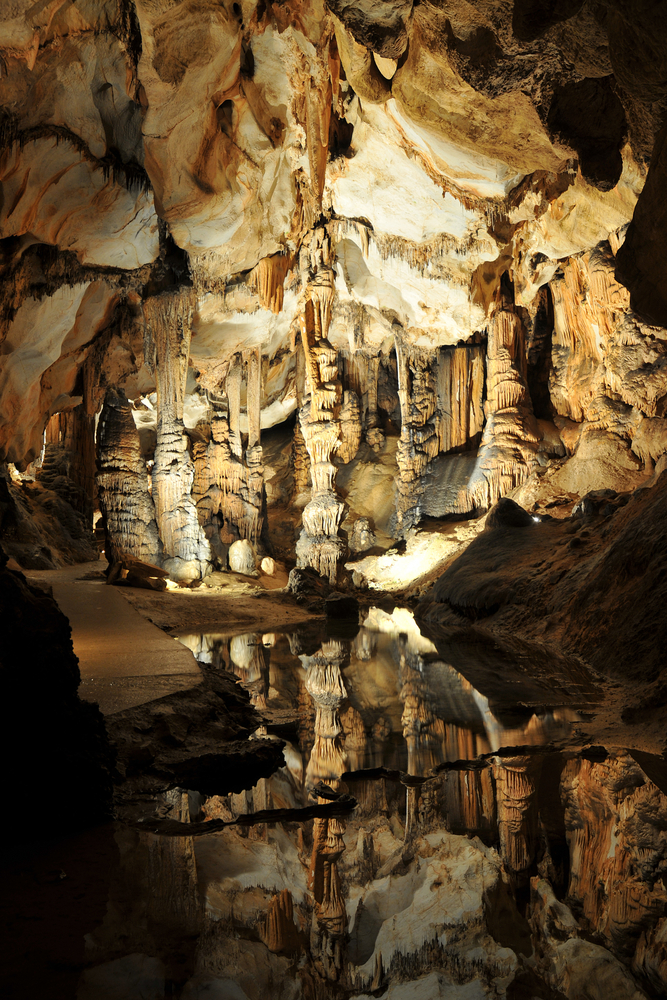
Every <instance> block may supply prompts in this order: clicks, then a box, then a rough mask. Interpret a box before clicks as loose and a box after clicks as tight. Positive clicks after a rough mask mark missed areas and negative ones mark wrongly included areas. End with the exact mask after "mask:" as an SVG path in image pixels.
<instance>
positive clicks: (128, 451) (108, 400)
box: [97, 388, 162, 566]
mask: <svg viewBox="0 0 667 1000" xmlns="http://www.w3.org/2000/svg"><path fill="white" fill-rule="evenodd" d="M97 449H98V455H97V462H98V473H97V489H98V493H99V501H100V508H101V510H102V513H103V514H104V518H105V522H106V534H107V541H106V556H107V559H108V560H109V563H110V564H113V563H118V562H122V559H123V556H126V555H130V556H134V557H135V558H136V559H141V561H142V562H147V563H151V564H152V565H157V566H160V565H161V564H162V545H161V543H160V538H159V536H158V529H157V524H156V521H155V506H154V504H153V497H152V496H151V491H150V487H149V477H148V473H147V471H146V461H145V459H144V457H143V455H142V454H141V443H140V441H139V432H138V431H137V428H136V425H135V423H134V418H133V416H132V404H131V403H130V401H129V400H128V399H126V398H125V396H124V395H123V393H121V392H119V391H118V390H116V389H113V388H109V389H107V392H106V396H105V398H104V406H103V407H102V413H101V416H100V421H99V426H98V429H97Z"/></svg>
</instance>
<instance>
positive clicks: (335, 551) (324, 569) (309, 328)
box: [296, 232, 349, 583]
mask: <svg viewBox="0 0 667 1000" xmlns="http://www.w3.org/2000/svg"><path fill="white" fill-rule="evenodd" d="M332 263H333V260H332V249H331V243H330V240H329V237H328V236H327V234H325V233H321V232H316V233H315V234H314V237H313V240H312V243H311V246H310V248H304V250H302V268H303V269H304V270H303V280H304V284H305V288H304V294H305V304H304V310H303V313H302V314H301V316H300V317H299V323H300V327H301V343H302V348H303V353H304V358H305V367H306V381H307V393H308V395H307V398H306V401H305V403H304V405H303V407H302V408H301V410H300V412H299V423H300V427H301V433H302V435H303V439H304V442H305V446H306V449H307V451H308V456H309V458H310V475H311V481H312V495H311V500H310V502H309V503H308V504H307V505H306V507H304V510H303V515H302V520H303V530H302V532H301V536H300V538H299V541H298V542H297V546H296V556H297V565H298V566H312V567H313V569H316V570H317V571H318V573H319V574H320V575H321V576H324V577H327V578H328V580H329V582H330V583H335V582H336V577H337V574H338V563H339V561H340V559H341V557H342V556H343V554H344V551H345V545H344V542H343V540H342V539H341V538H339V536H338V528H339V525H340V523H341V521H342V520H343V516H344V513H345V505H344V504H343V503H342V502H341V501H340V500H339V499H338V498H337V496H336V492H335V489H334V483H335V477H336V468H335V466H334V465H333V462H332V461H331V459H332V458H333V456H334V454H335V453H336V451H337V450H338V448H339V446H340V429H341V428H340V412H341V411H340V407H341V397H342V387H341V384H340V381H339V379H338V366H337V357H336V351H335V350H334V348H333V347H332V346H331V344H330V343H329V341H328V340H327V334H328V332H329V324H330V322H331V306H332V302H333V297H334V271H333V268H332ZM348 447H349V446H348Z"/></svg>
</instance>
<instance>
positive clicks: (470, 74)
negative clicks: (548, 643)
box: [0, 0, 667, 582]
mask: <svg viewBox="0 0 667 1000" xmlns="http://www.w3.org/2000/svg"><path fill="white" fill-rule="evenodd" d="M666 36H667V25H666V24H665V22H664V17H662V16H660V14H659V13H658V12H656V11H654V10H653V8H652V7H651V6H650V5H649V6H648V7H647V5H646V4H645V3H642V2H640V0H636V2H630V3H627V2H625V3H620V2H617V0H608V2H606V3H604V4H597V5H596V4H593V3H591V2H585V3H575V4H571V5H568V6H566V7H564V8H563V9H562V10H561V9H560V8H559V9H558V11H556V9H555V8H554V7H553V5H551V4H546V3H540V2H538V0H534V2H530V3H518V2H517V3H515V4H509V3H506V2H501V0H485V2H484V3H482V4H476V5H474V6H473V5H470V4H468V3H464V2H451V3H450V2H445V0H438V2H435V0H429V2H422V3H418V4H412V3H411V2H409V0H406V2H405V3H403V4H400V5H395V4H384V3H380V2H373V3H368V4H363V5H360V6H357V5H349V4H341V3H337V2H333V0H332V2H331V3H329V4H328V5H327V4H324V3H323V2H319V0H299V2H296V0H294V2H290V3H288V4H279V3H267V2H257V3H256V2H253V0H243V2H242V3H234V4H232V3H226V2H225V3H212V2H210V0H183V2H180V3H174V2H171V0H156V2H151V3H149V2H147V0H136V2H132V0H105V2H104V3H102V4H99V3H92V2H82V3H78V4H77V5H76V6H73V5H70V4H67V3H64V2H63V3H59V2H56V3H54V4H51V5H49V6H48V8H44V9H41V8H40V9H39V10H38V9H37V8H34V7H33V6H31V5H30V4H28V3H27V0H26V2H25V3H24V2H23V0H20V2H18V3H15V4H13V5H12V6H11V7H10V8H9V9H8V10H6V11H4V12H2V13H1V14H0V54H1V55H2V58H3V74H2V77H1V78H0V134H1V135H2V150H1V152H0V186H1V190H2V206H1V208H0V251H1V254H2V256H1V258H0V289H1V293H0V294H1V296H2V309H1V310H0V343H1V345H2V347H1V355H0V457H2V459H4V460H5V461H7V462H10V463H14V464H15V465H17V466H18V467H19V468H20V469H26V468H27V467H28V466H29V465H30V463H31V462H34V461H35V460H38V461H39V459H40V456H41V455H42V449H43V444H44V433H45V431H46V438H47V442H48V445H49V447H50V454H51V461H59V462H61V464H63V463H64V467H65V469H66V474H67V475H68V476H69V478H70V479H71V480H72V482H73V483H74V484H75V486H76V487H77V489H79V490H82V491H83V494H82V496H85V502H84V501H83V500H81V502H80V503H79V508H77V509H80V510H81V511H82V513H84V514H85V516H86V517H89V516H90V510H91V508H96V507H97V506H98V505H99V506H100V508H101V510H102V513H103V515H104V517H105V521H106V525H107V549H108V550H109V551H108V553H107V554H110V555H111V556H112V557H113V558H119V559H120V558H122V557H123V556H124V555H126V556H133V557H136V558H140V559H142V560H144V561H147V562H151V563H155V564H158V565H160V566H163V567H164V568H165V570H166V571H168V572H169V573H170V574H171V576H172V577H173V578H174V579H178V580H181V581H189V580H195V579H199V578H202V577H204V576H205V575H206V574H207V573H209V572H210V570H211V569H215V568H220V567H224V566H226V565H227V560H228V550H229V547H230V545H232V544H233V543H234V542H235V541H242V540H246V541H249V542H250V543H251V545H252V546H253V552H254V555H255V556H256V557H257V558H260V557H261V556H262V555H264V554H267V553H271V552H273V553H274V554H277V555H279V556H280V557H281V558H283V559H287V560H288V561H293V560H295V561H296V562H297V563H298V564H299V565H301V566H312V567H314V568H316V569H317V570H318V572H320V573H321V574H322V575H324V576H326V577H328V579H329V580H330V581H331V582H335V581H336V580H338V581H339V582H340V580H341V578H342V574H344V570H343V566H344V563H345V559H346V558H347V557H348V552H349V545H348V541H349V537H350V536H351V533H352V531H353V529H354V525H355V523H356V522H357V521H359V520H360V519H361V518H362V517H367V518H368V517H369V516H370V522H369V526H370V529H371V530H374V531H375V537H376V540H379V542H380V544H381V546H384V547H385V548H386V547H387V546H388V545H389V543H390V541H391V540H392V539H401V538H404V539H405V538H408V537H409V536H410V535H411V533H412V532H413V529H414V528H415V527H417V526H418V525H419V524H420V523H421V522H422V521H423V519H424V518H442V517H448V516H451V515H455V516H470V515H472V514H475V513H478V512H481V511H483V510H485V509H487V508H488V507H490V506H491V505H492V504H493V503H494V502H495V501H496V500H497V499H498V498H499V497H501V496H503V495H505V494H507V493H509V492H512V491H516V490H517V489H523V490H524V494H522V495H523V496H524V498H529V499H530V502H531V503H533V504H538V505H539V503H540V502H542V501H544V502H548V501H549V500H551V499H553V498H554V497H559V496H560V497H561V498H562V497H564V498H565V500H567V499H568V498H569V499H570V500H572V501H573V502H574V501H575V500H576V499H577V498H579V497H580V496H582V495H584V494H585V493H586V492H587V491H589V490H591V489H600V488H608V487H611V488H614V489H623V490H627V489H631V488H634V487H635V486H636V485H638V484H639V483H640V482H642V481H644V480H645V479H646V478H647V477H648V476H649V475H650V473H651V472H652V471H653V467H654V463H655V462H656V461H659V460H660V458H661V456H662V455H663V454H664V452H665V450H667V438H666V437H665V423H664V421H665V412H664V411H665V406H666V405H667V404H666V403H665V400H667V375H666V374H665V364H664V358H665V350H666V341H667V331H666V330H665V328H664V326H663V325H662V324H664V323H667V315H666V314H665V309H664V301H665V300H664V295H663V288H662V284H661V282H662V278H661V277H660V273H661V272H660V268H661V267H662V261H664V253H663V250H662V244H661V240H662V236H661V230H660V226H659V219H660V214H659V213H660V211H661V207H660V206H661V197H660V192H661V176H662V173H661V172H662V169H663V163H662V161H663V159H664V157H663V155H662V147H663V139H662V132H661V128H662V122H663V117H664V102H665V88H666V87H667V70H666V69H665V60H664V50H667V46H666V45H665V44H664V42H665V39H666ZM662 270H664V268H662ZM659 272H660V273H659ZM121 418H122V419H121ZM121 425H122V426H121ZM91 428H92V433H93V435H94V437H95V438H96V457H95V462H94V461H93V455H92V445H91ZM281 433H282V434H284V437H285V442H287V441H288V439H289V440H290V442H291V444H290V446H289V447H281V448H278V447H276V441H277V436H279V435H280V434H281ZM263 438H264V439H266V441H267V442H268V447H269V452H270V458H271V460H270V461H268V462H267V460H266V456H265V455H264V450H265V449H264V446H263ZM58 449H60V452H62V453H63V454H60V453H59V452H58ZM274 452H275V455H274ZM65 453H68V454H69V455H70V456H71V455H72V454H76V455H77V456H81V457H77V459H76V461H73V460H72V459H71V457H70V458H68V457H67V454H65ZM121 455H122V460H121V459H120V456H121ZM54 456H55V457H54ZM116 457H118V458H119V461H118V462H116V461H115V458H116ZM274 459H275V460H274ZM95 463H96V464H95ZM96 473H97V485H96V486H93V485H92V484H93V478H94V476H95V474H96ZM371 482H372V483H373V489H375V490H376V494H377V495H378V496H379V495H380V494H381V500H380V499H376V500H374V501H373V503H372V504H371V506H372V510H370V511H369V510H368V509H367V507H368V503H367V502H366V505H365V503H364V500H363V495H364V494H366V496H367V497H368V496H370V495H371V493H372V492H373V490H372V489H371V488H370V484H371ZM369 490H370V492H369ZM374 496H375V494H374ZM75 507H76V504H75ZM288 509H291V514H290V517H291V519H292V521H293V522H294V523H293V529H294V530H293V531H292V530H291V529H290V530H286V531H283V532H282V535H281V537H280V538H278V535H279V534H280V530H279V529H278V528H276V525H277V524H278V522H281V521H283V520H284V517H285V514H286V512H287V511H288ZM137 519H138V520H137ZM134 522H136V524H139V523H140V524H142V525H144V526H145V527H142V529H141V531H137V530H136V524H135V526H133V523H134Z"/></svg>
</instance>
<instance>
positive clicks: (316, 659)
mask: <svg viewBox="0 0 667 1000" xmlns="http://www.w3.org/2000/svg"><path fill="white" fill-rule="evenodd" d="M346 656H347V653H346V650H345V648H344V646H343V643H341V642H338V641H335V640H334V641H329V642H325V643H323V644H322V647H321V649H320V650H319V651H318V652H317V653H316V654H315V655H314V656H303V657H302V662H303V664H304V667H305V668H306V670H307V679H306V689H307V691H308V693H309V694H310V695H311V697H312V699H313V701H314V702H315V705H316V713H315V725H314V732H315V742H314V744H313V748H312V751H311V755H310V760H309V762H308V766H307V768H306V784H307V785H308V786H310V787H313V786H316V785H317V784H319V782H321V781H323V782H325V783H326V784H327V785H329V786H330V787H331V788H334V789H336V790H340V789H341V788H342V784H341V781H340V775H341V773H342V771H343V770H344V768H345V762H346V756H345V753H344V751H343V748H342V744H341V738H340V737H341V734H342V732H343V729H342V726H341V723H340V718H339V715H338V709H339V707H340V705H341V702H342V701H343V700H344V699H345V697H346V690H345V685H344V683H343V678H342V675H341V667H342V665H343V664H344V662H345V659H346ZM318 802H326V799H325V798H323V797H321V796H318ZM344 832H345V823H344V822H343V821H342V820H340V819H338V818H337V817H331V818H326V819H315V820H314V821H313V849H312V855H311V868H310V887H311V890H312V893H313V901H314V904H315V905H314V912H313V926H312V931H311V950H312V952H313V955H314V956H315V962H316V965H317V966H318V967H319V969H320V970H321V972H322V974H323V975H324V976H325V978H327V979H336V980H337V979H339V978H340V975H341V973H342V971H343V958H342V945H343V937H344V934H345V930H346V926H347V920H346V912H345V902H344V900H343V896H342V893H341V885H340V875H339V873H338V865H337V862H338V859H339V858H340V856H341V855H342V853H343V851H344V849H345V841H344V839H343V834H344Z"/></svg>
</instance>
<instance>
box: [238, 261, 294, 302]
mask: <svg viewBox="0 0 667 1000" xmlns="http://www.w3.org/2000/svg"><path fill="white" fill-rule="evenodd" d="M293 266H294V258H293V256H292V255H291V254H273V255H272V256H271V257H262V259H261V260H260V261H259V263H258V264H257V266H256V267H254V268H253V269H252V271H251V272H250V274H249V275H248V285H249V286H250V288H255V289H256V291H257V296H258V298H259V304H260V305H261V306H262V308H263V309H270V310H271V312H274V313H279V312H280V311H281V310H282V307H283V299H284V286H285V278H286V277H287V274H288V272H289V271H290V270H291V269H292V267H293Z"/></svg>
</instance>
